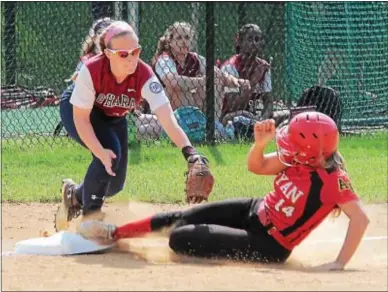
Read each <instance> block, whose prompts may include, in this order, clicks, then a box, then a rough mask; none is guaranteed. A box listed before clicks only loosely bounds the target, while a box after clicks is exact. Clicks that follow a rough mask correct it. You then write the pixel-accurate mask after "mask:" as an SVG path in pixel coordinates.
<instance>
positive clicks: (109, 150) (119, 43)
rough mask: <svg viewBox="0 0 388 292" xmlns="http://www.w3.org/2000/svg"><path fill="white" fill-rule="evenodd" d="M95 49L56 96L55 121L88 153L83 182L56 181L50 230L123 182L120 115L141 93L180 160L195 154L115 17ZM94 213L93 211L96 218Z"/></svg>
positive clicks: (95, 205)
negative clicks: (67, 92)
mask: <svg viewBox="0 0 388 292" xmlns="http://www.w3.org/2000/svg"><path fill="white" fill-rule="evenodd" d="M99 45H100V49H101V52H100V53H99V54H97V55H96V56H93V57H91V58H89V59H88V60H86V61H84V63H83V65H82V67H81V69H80V71H79V72H78V76H77V78H76V79H75V81H74V83H75V87H74V90H73V92H72V95H71V97H69V98H66V99H64V100H62V103H61V107H60V114H61V120H62V122H63V125H64V127H65V129H66V131H67V132H68V134H69V136H70V137H71V138H73V139H74V140H75V141H77V142H78V143H79V144H81V145H82V146H84V147H85V148H87V149H88V150H89V151H90V152H91V154H92V162H91V163H90V165H89V167H88V169H87V172H86V175H85V177H84V181H83V182H82V183H80V184H76V183H75V182H74V181H73V180H71V179H65V180H63V181H62V188H61V193H62V202H61V204H60V206H59V208H58V210H57V212H56V215H55V229H56V230H57V231H60V230H66V229H67V228H68V224H69V222H70V221H71V220H72V219H73V218H76V217H78V216H79V215H81V213H82V215H83V216H84V218H85V217H88V215H91V214H95V213H97V214H101V216H102V217H103V214H102V213H101V212H100V211H101V208H102V205H103V202H104V200H105V198H107V197H110V196H113V195H116V194H117V193H119V192H120V191H121V190H122V189H123V186H124V183H125V180H126V174H127V161H128V129H127V119H126V115H127V114H128V113H131V112H133V111H134V109H135V108H136V107H137V106H139V104H140V102H141V99H142V98H144V99H145V100H146V101H147V102H148V104H149V105H150V108H151V110H152V111H153V112H154V113H155V114H156V116H157V118H158V120H159V121H160V124H161V125H162V127H163V129H164V130H165V132H166V133H167V135H168V136H169V138H170V139H171V140H172V141H173V142H174V144H175V145H176V146H177V147H179V149H181V150H182V153H183V156H184V157H185V159H186V160H188V159H189V158H190V161H191V160H192V158H195V159H200V160H201V161H202V160H203V162H204V163H205V164H206V163H207V159H205V158H204V157H203V156H201V155H199V154H198V153H197V152H196V150H195V149H194V147H193V146H192V145H191V142H190V141H189V139H188V138H187V135H186V134H185V133H184V131H183V130H182V129H181V128H180V126H179V125H178V123H177V121H176V119H175V116H174V114H173V111H172V109H171V106H170V103H169V100H168V98H167V97H166V94H165V92H164V90H163V87H162V85H161V84H160V82H159V80H158V78H157V77H156V76H155V74H154V72H153V70H152V68H151V67H150V66H149V65H147V64H146V63H144V62H143V61H142V60H141V59H140V53H141V46H140V45H139V39H138V37H137V35H136V33H135V32H134V30H133V29H132V27H131V26H130V25H129V24H128V23H126V22H123V21H115V22H113V23H112V24H110V25H109V26H108V27H107V28H105V29H104V31H102V33H101V36H100V44H99ZM98 216H99V215H97V217H98Z"/></svg>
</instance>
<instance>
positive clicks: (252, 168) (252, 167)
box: [247, 159, 263, 175]
mask: <svg viewBox="0 0 388 292" xmlns="http://www.w3.org/2000/svg"><path fill="white" fill-rule="evenodd" d="M247 166H248V171H249V172H251V173H254V174H259V175H260V174H263V172H262V169H263V168H262V167H260V165H258V164H257V162H253V161H252V159H248V164H247Z"/></svg>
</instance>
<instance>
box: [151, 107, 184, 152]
mask: <svg viewBox="0 0 388 292" xmlns="http://www.w3.org/2000/svg"><path fill="white" fill-rule="evenodd" d="M155 114H156V116H157V118H158V120H159V122H160V124H161V125H162V127H163V129H164V130H165V131H166V133H167V135H168V136H169V137H170V139H171V140H172V141H173V142H174V144H175V145H176V146H177V147H179V148H183V147H185V146H191V143H190V140H189V138H188V137H187V135H186V133H185V132H184V131H183V130H182V128H181V127H180V126H179V124H178V122H177V120H176V118H175V116H174V112H173V111H172V108H171V105H170V104H169V103H165V104H163V105H161V106H160V107H158V108H157V109H156V110H155Z"/></svg>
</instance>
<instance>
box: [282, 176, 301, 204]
mask: <svg viewBox="0 0 388 292" xmlns="http://www.w3.org/2000/svg"><path fill="white" fill-rule="evenodd" d="M275 183H276V185H278V186H279V189H280V190H281V192H282V193H283V194H284V196H285V197H286V198H287V199H289V200H291V202H292V203H293V204H295V203H296V201H298V199H299V198H300V197H302V196H303V195H304V193H303V191H301V190H299V189H298V188H297V187H296V186H295V184H294V183H293V182H292V181H290V178H289V177H288V176H287V175H286V174H285V173H282V174H281V175H280V177H278V178H277V179H276V182H275Z"/></svg>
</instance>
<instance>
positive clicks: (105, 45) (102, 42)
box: [99, 23, 137, 52]
mask: <svg viewBox="0 0 388 292" xmlns="http://www.w3.org/2000/svg"><path fill="white" fill-rule="evenodd" d="M112 24H114V23H112ZM110 27H111V26H108V27H106V28H105V29H104V30H103V31H102V33H101V35H100V39H99V45H100V50H101V52H104V50H105V49H106V48H109V47H110V42H111V40H112V39H114V38H117V37H120V36H124V35H130V36H133V37H135V38H137V35H136V33H135V31H134V30H131V31H123V32H120V33H118V34H115V35H114V36H113V37H112V38H111V39H110V40H109V41H108V43H105V37H106V34H107V32H108V30H109V29H110Z"/></svg>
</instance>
